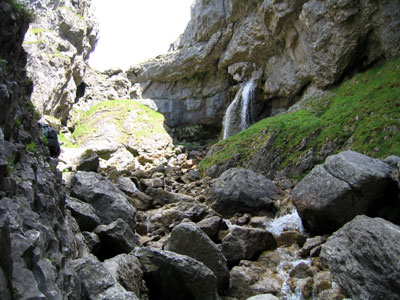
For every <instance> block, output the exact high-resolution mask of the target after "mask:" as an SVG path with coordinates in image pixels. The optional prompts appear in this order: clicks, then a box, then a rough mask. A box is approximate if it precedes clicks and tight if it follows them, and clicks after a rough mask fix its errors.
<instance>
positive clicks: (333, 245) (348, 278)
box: [320, 216, 400, 300]
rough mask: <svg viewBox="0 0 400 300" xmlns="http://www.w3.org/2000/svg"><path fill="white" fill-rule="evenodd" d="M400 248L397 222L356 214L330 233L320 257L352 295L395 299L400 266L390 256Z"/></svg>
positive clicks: (355, 297) (358, 297)
mask: <svg viewBox="0 0 400 300" xmlns="http://www.w3.org/2000/svg"><path fill="white" fill-rule="evenodd" d="M399 249H400V227H399V226H397V225H394V224H392V223H390V222H388V221H386V220H383V219H380V218H369V217H366V216H357V217H356V218H354V219H353V220H352V221H351V222H348V223H347V224H345V225H344V226H343V227H342V228H340V229H339V230H338V231H337V232H335V233H334V234H333V235H332V236H331V237H329V239H328V241H327V242H326V243H325V244H324V245H323V247H322V251H321V255H320V257H321V261H322V262H323V264H324V265H325V266H328V267H329V270H330V272H331V273H332V275H333V278H334V280H335V282H337V283H338V284H339V285H340V286H341V287H342V288H343V289H344V290H345V291H346V292H347V293H348V294H349V296H350V297H351V298H354V299H371V300H372V299H397V298H398V297H397V295H400V285H399V282H400V269H399V265H398V264H396V263H393V259H394V258H397V257H399V256H400V253H399V251H400V250H399ZM394 295H396V296H395V298H393V297H394Z"/></svg>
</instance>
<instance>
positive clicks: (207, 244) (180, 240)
mask: <svg viewBox="0 0 400 300" xmlns="http://www.w3.org/2000/svg"><path fill="white" fill-rule="evenodd" d="M165 249H166V250H169V251H173V252H175V253H179V254H183V255H187V256H190V257H192V258H194V259H196V260H198V261H200V262H202V263H204V264H205V265H206V266H207V267H209V268H210V270H211V271H213V273H214V274H215V276H216V277H217V281H218V282H217V285H218V291H220V292H222V291H224V290H226V289H227V288H228V285H229V270H228V265H227V261H226V258H225V257H224V256H223V254H222V252H221V250H220V249H219V248H218V247H217V245H216V244H214V243H213V241H212V240H211V239H210V238H209V237H208V236H207V234H205V233H204V232H203V231H202V230H201V229H200V228H199V227H198V226H196V224H194V223H181V224H179V225H178V226H176V227H175V228H174V229H173V230H172V232H171V237H170V238H169V240H168V243H167V245H166V247H165Z"/></svg>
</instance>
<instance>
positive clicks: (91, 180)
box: [71, 171, 136, 227]
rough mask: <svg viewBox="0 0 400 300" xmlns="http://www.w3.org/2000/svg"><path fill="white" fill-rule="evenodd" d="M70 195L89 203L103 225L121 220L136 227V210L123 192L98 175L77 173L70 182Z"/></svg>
mask: <svg viewBox="0 0 400 300" xmlns="http://www.w3.org/2000/svg"><path fill="white" fill-rule="evenodd" d="M71 195H72V196H73V197H76V198H78V199H80V200H82V201H84V202H87V203H90V204H91V205H92V206H93V207H94V209H95V211H96V215H97V216H98V217H99V218H100V220H101V222H102V223H103V224H110V223H112V222H114V221H115V220H117V219H119V218H121V219H123V220H125V221H126V222H127V223H128V224H129V226H131V227H134V226H135V225H136V220H135V215H136V209H135V208H134V207H133V206H132V205H131V204H130V203H129V201H128V199H127V198H126V196H125V194H124V193H123V192H121V191H120V190H119V189H117V188H116V187H115V186H114V185H113V184H112V183H111V182H110V181H108V180H107V179H106V178H104V177H102V176H101V175H99V174H96V173H94V172H84V171H79V172H77V173H76V174H75V176H74V177H73V178H72V181H71Z"/></svg>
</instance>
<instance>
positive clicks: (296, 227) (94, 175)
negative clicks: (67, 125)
mask: <svg viewBox="0 0 400 300" xmlns="http://www.w3.org/2000/svg"><path fill="white" fill-rule="evenodd" d="M206 150H207V149H206V148H205V147H202V146H198V147H190V146H188V147H184V146H178V147H173V146H172V145H169V146H168V147H165V152H164V154H163V156H162V159H161V160H162V163H161V164H159V165H154V164H153V163H150V162H154V161H158V162H159V161H160V156H159V154H157V155H158V160H157V159H155V158H153V157H152V154H151V153H150V152H149V153H147V158H148V159H147V160H143V159H142V158H141V156H140V155H138V156H137V157H134V156H133V155H132V154H131V156H132V157H131V158H132V159H131V161H130V162H127V157H129V155H126V156H124V155H121V156H119V157H118V158H117V159H116V156H115V155H114V154H112V155H110V156H109V157H105V158H101V157H99V155H97V154H96V152H91V151H89V153H90V155H87V151H86V152H84V151H80V152H79V151H78V150H65V151H64V153H63V154H62V155H61V157H60V159H61V160H63V162H62V163H61V164H59V167H61V168H62V171H64V172H63V178H64V182H65V185H66V187H67V190H68V194H69V196H68V197H67V201H66V207H67V209H68V210H70V211H71V215H72V216H73V217H74V218H75V219H76V221H77V224H78V226H79V229H80V232H79V231H78V232H77V234H79V235H81V240H82V241H83V244H84V245H82V247H84V248H85V249H86V251H85V253H86V254H85V255H84V256H83V257H82V258H81V260H82V264H83V265H79V267H77V268H78V269H79V268H83V269H82V272H84V274H85V276H84V277H83V278H81V279H82V280H84V281H88V286H90V285H91V284H95V282H97V280H98V276H99V273H98V272H100V271H99V270H100V269H101V270H103V271H102V272H106V273H107V272H108V274H111V275H110V276H111V277H112V278H113V279H114V280H115V282H118V283H119V284H120V285H121V286H122V287H124V289H125V290H126V292H127V293H133V294H135V295H136V297H138V298H139V299H239V300H242V299H282V300H292V299H324V300H325V299H345V298H346V297H352V299H377V298H373V297H374V296H371V295H373V294H374V292H373V291H372V290H370V291H368V292H365V288H364V287H363V283H362V282H361V279H360V277H357V276H355V277H354V278H352V274H354V272H356V273H357V274H358V272H361V270H359V269H358V267H360V268H361V269H362V270H363V271H364V272H363V274H362V275H360V276H361V278H362V280H371V284H373V285H376V286H377V287H379V286H381V284H382V282H381V281H380V280H379V281H377V282H375V281H374V282H372V281H373V278H374V277H371V278H370V277H369V276H370V274H369V273H368V272H370V271H371V272H377V270H369V271H368V272H367V269H369V268H368V266H366V265H364V264H360V265H358V266H357V261H358V259H357V257H358V255H360V254H359V253H353V252H354V251H355V252H357V251H356V250H357V249H355V248H354V245H352V243H351V242H349V240H351V237H348V234H350V233H348V230H346V229H339V227H341V225H344V224H345V223H346V222H347V221H351V220H352V219H353V218H354V217H355V216H357V215H360V214H369V213H370V211H368V210H367V209H366V208H367V207H370V206H369V205H367V204H365V205H361V204H357V205H356V203H355V201H353V202H351V201H350V202H349V201H348V198H349V193H350V194H351V193H353V192H354V191H348V189H346V188H343V187H340V186H338V185H332V182H331V181H330V180H322V179H321V175H320V174H319V175H317V176H315V175H314V173H317V170H318V168H321V167H316V168H315V169H316V170H315V171H313V172H311V173H310V174H309V175H308V176H307V177H306V178H305V179H304V180H303V181H301V182H300V183H298V182H296V181H291V180H289V179H283V180H280V181H275V182H273V181H271V180H269V179H267V178H266V177H264V176H262V175H260V174H257V173H254V172H253V171H250V170H246V169H230V170H228V171H226V172H224V173H223V174H222V175H221V176H220V177H219V178H211V177H203V178H201V176H200V175H199V173H198V172H197V171H196V164H197V163H198V162H199V161H200V160H201V159H202V158H203V157H204V156H205V155H206ZM118 151H121V150H117V151H116V153H117V152H118ZM139 152H141V151H140V149H138V150H137V151H136V153H139ZM76 153H80V154H79V155H77V154H76ZM128 153H130V152H128ZM74 155H75V157H74ZM76 155H77V156H76ZM157 155H156V156H157ZM107 158H108V159H107ZM399 160H400V159H399V158H397V157H391V158H389V159H388V160H387V162H388V163H385V162H383V161H379V160H375V159H372V158H369V157H366V156H364V155H361V154H359V153H356V152H352V151H347V152H343V153H341V154H339V155H336V156H332V157H331V158H330V159H329V160H328V161H330V162H331V165H335V166H336V168H337V169H338V170H341V171H342V180H343V181H344V182H347V181H350V180H355V182H354V183H352V185H351V186H358V188H359V189H361V190H364V189H367V188H368V187H370V186H372V185H374V186H380V187H382V188H381V190H376V191H377V192H376V195H374V194H373V193H371V192H369V193H368V195H369V197H361V198H357V200H358V201H361V199H364V198H369V199H368V200H366V201H367V202H368V201H369V202H374V201H375V202H376V201H377V199H381V198H380V197H382V196H383V195H386V196H387V197H392V200H393V201H394V202H393V201H392V202H390V201H386V202H385V203H384V204H382V205H375V207H376V208H377V210H376V212H377V214H378V211H379V209H380V211H382V214H381V216H386V215H385V211H387V209H388V207H389V206H390V205H392V204H394V203H395V199H394V198H393V197H395V195H393V191H394V190H392V189H393V188H395V182H396V180H397V179H398V178H397V179H396V170H398V169H396V167H392V166H391V165H390V164H389V163H391V164H392V165H393V166H396V164H397V163H398V162H399ZM67 161H68V162H69V163H67ZM121 166H122V167H121ZM324 168H325V167H324ZM346 172H347V173H346ZM346 176H349V177H346ZM334 178H336V177H334ZM310 180H311V181H313V180H322V182H321V183H318V185H316V184H307V182H308V181H310ZM324 184H325V185H326V186H323V185H324ZM305 186H307V187H308V189H310V190H305V191H304V189H305ZM317 187H318V191H319V193H316V192H315V191H313V189H316V188H317ZM293 189H294V192H293ZM385 193H386V194H385ZM299 195H304V197H306V198H307V197H311V198H312V199H314V198H315V199H316V198H318V197H319V198H318V199H316V200H315V203H314V204H315V206H314V207H313V205H312V204H313V203H311V204H310V203H308V202H307V201H306V200H301V199H302V197H303V196H299ZM396 195H398V194H396ZM321 199H323V200H324V201H325V202H327V201H330V202H329V203H325V204H326V205H325V207H322V206H321V205H319V204H318V203H319V202H321ZM351 199H353V200H355V199H356V198H351ZM293 200H294V201H293ZM345 202H348V203H349V205H348V206H345V205H342V204H343V203H345ZM375 202H374V203H375ZM293 203H294V204H296V206H297V208H298V209H299V211H300V213H301V217H300V216H299V214H298V212H297V209H296V207H295V206H294V204H293ZM307 203H308V204H309V206H308V207H306V204H307ZM338 203H339V204H340V205H341V206H340V207H337V205H338ZM388 203H391V204H388ZM375 204H376V203H375ZM378 207H379V209H378ZM396 207H397V206H396V204H395V205H394V206H392V209H397V208H396ZM364 208H365V209H364ZM341 211H342V212H341ZM332 213H338V214H339V215H343V216H346V219H343V218H339V217H335V216H333V217H331V216H330V214H332ZM319 215H322V216H325V218H326V222H325V223H324V222H322V223H320V224H319V223H315V224H314V223H312V222H309V221H308V220H309V219H310V218H311V219H312V218H317V217H318V216H319ZM347 216H349V217H347ZM301 218H302V219H303V221H305V222H306V223H305V225H306V229H305V228H304V227H303V223H302V221H301ZM332 218H333V219H334V218H336V219H337V220H336V221H337V222H336V221H335V222H333V221H332V220H333V219H332ZM340 222H341V223H340ZM360 222H361V223H360ZM331 223H332V224H333V225H335V226H337V228H335V230H336V229H339V231H338V232H336V233H335V234H334V235H333V236H330V235H331V233H332V232H333V231H332V230H331V229H330V227H329V226H328V229H326V227H324V224H331ZM375 223H377V224H382V225H381V226H383V227H385V226H388V228H389V227H393V228H394V230H395V231H396V232H389V233H387V234H389V235H390V234H395V235H398V234H400V231H399V228H398V227H397V226H396V225H394V224H392V223H390V222H388V221H385V220H383V219H379V218H378V219H374V218H369V217H365V216H364V217H357V218H355V219H354V220H352V221H351V222H350V223H348V224H346V225H345V227H344V228H346V226H347V227H351V228H356V229H354V230H353V233H352V234H355V235H358V234H360V235H361V234H362V235H363V237H364V240H363V241H362V245H363V247H367V248H366V249H367V250H366V249H364V250H361V249H359V250H360V251H365V252H368V251H377V254H378V253H380V255H382V253H387V251H388V249H389V248H390V249H391V248H392V246H395V245H392V242H393V243H396V242H395V241H392V242H390V243H389V244H385V246H383V245H381V246H378V245H377V244H379V243H378V242H377V241H376V240H375V239H376V238H378V239H380V238H384V239H386V237H384V235H385V233H382V234H379V237H377V236H375V235H374V234H375V233H374V232H373V231H374V230H372V229H369V231H367V232H365V233H361V232H357V230H360V231H363V230H364V229H365V228H375V226H376V225H375ZM361 224H363V225H361ZM384 224H386V225H384ZM363 226H364V227H363ZM370 231H371V232H370ZM341 232H344V233H342V234H341ZM316 234H317V235H316ZM343 235H344V236H343ZM345 238H347V240H346V241H347V242H346V244H343V243H344V242H343V241H344V239H345ZM386 241H387V240H386ZM375 246H376V247H377V248H376V249H373V248H374V247H375ZM338 247H343V249H346V250H340V249H338ZM370 247H371V248H370ZM393 250H395V249H393ZM342 251H344V253H345V254H346V255H349V256H350V257H352V255H355V258H352V259H351V261H352V262H353V263H354V264H353V265H352V266H348V265H347V263H346V262H347V261H348V259H350V258H349V257H348V256H346V255H344V254H343V252H342ZM381 251H382V252H381ZM396 251H397V250H396ZM387 255H389V254H387ZM361 256H362V255H361ZM384 256H385V257H386V258H387V259H389V260H384V261H380V259H379V258H378V259H377V260H378V261H380V262H379V264H381V263H382V265H386V264H388V263H389V261H390V259H391V260H393V259H394V257H392V258H389V256H386V254H384ZM371 259H372V258H371ZM88 261H90V262H91V263H93V264H95V265H96V266H97V267H96V268H94V270H91V271H90V272H89V273H87V267H86V266H85V265H86V264H87V263H88ZM369 263H372V264H376V263H378V262H377V261H375V260H374V261H372V260H371V261H369ZM100 266H101V267H100ZM387 267H389V265H388V266H387ZM343 268H344V269H343ZM346 268H347V269H346ZM394 269H396V267H394ZM346 272H347V273H349V274H347V275H345V274H346ZM378 273H379V271H378ZM393 274H398V270H394V273H393ZM375 275H376V276H378V275H377V274H376V273H375ZM375 275H374V276H375ZM379 276H381V275H379ZM382 276H383V274H382ZM395 276H396V275H395ZM352 280H354V281H352ZM348 282H351V285H350V287H349V283H348ZM356 286H358V287H359V290H357V288H356ZM342 287H345V288H344V289H343V288H342ZM110 288H111V289H114V287H113V285H111V286H107V285H106V286H104V287H103V289H95V290H92V291H91V290H86V291H85V293H88V294H89V295H90V299H102V298H101V296H100V295H103V294H104V293H109V290H110ZM386 288H387V289H388V293H391V292H389V290H392V287H391V286H389V285H388V286H386ZM361 290H363V291H364V292H365V295H368V296H365V297H366V298H360V297H359V296H357V295H358V293H360V291H361ZM392 292H393V290H392ZM118 297H120V296H118ZM371 297H372V298H371ZM118 299H131V298H118ZM132 299H135V298H132ZM382 299H383V298H382ZM393 299H396V298H393Z"/></svg>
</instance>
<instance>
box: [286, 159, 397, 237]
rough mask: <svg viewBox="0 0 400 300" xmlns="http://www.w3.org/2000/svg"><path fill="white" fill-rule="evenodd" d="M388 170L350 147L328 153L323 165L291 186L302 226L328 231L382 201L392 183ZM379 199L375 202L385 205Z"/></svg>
mask: <svg viewBox="0 0 400 300" xmlns="http://www.w3.org/2000/svg"><path fill="white" fill-rule="evenodd" d="M391 172H392V168H391V167H390V166H389V165H388V164H386V163H384V162H382V161H380V160H377V159H373V158H370V157H368V156H365V155H363V154H360V153H357V152H354V151H345V152H341V153H340V154H337V155H333V156H330V157H328V159H327V160H326V163H325V165H318V166H316V167H315V168H314V169H313V170H312V171H311V173H310V174H308V175H307V176H306V177H305V178H304V179H303V180H302V181H301V182H300V183H299V184H298V185H297V186H296V187H295V188H294V189H293V203H294V204H295V206H296V208H297V210H298V211H299V214H300V216H301V218H302V221H303V223H304V226H305V227H307V228H308V229H309V230H311V231H312V232H314V233H330V232H332V231H334V230H336V229H338V228H339V227H340V226H342V225H343V224H344V223H346V222H348V221H350V220H351V219H352V218H354V217H355V216H356V215H358V214H366V213H369V212H370V210H371V209H372V207H373V206H374V202H379V201H382V200H381V198H382V197H385V191H386V190H387V189H388V188H389V187H390V184H392V179H391ZM386 193H388V191H386ZM386 197H390V195H386ZM382 203H383V204H381V203H379V205H380V206H381V205H385V202H383V201H382ZM375 205H378V204H375ZM374 208H375V210H376V209H377V208H379V206H378V207H374ZM373 213H376V212H373Z"/></svg>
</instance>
